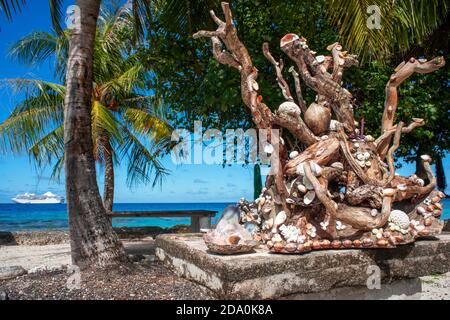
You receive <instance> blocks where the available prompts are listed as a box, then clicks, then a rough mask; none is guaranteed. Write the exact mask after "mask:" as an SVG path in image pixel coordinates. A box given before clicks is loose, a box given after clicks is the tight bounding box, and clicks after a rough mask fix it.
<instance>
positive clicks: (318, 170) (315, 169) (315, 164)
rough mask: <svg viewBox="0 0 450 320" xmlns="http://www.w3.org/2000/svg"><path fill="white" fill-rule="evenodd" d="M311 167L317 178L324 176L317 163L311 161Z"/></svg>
mask: <svg viewBox="0 0 450 320" xmlns="http://www.w3.org/2000/svg"><path fill="white" fill-rule="evenodd" d="M310 166H311V171H312V173H313V174H314V175H315V176H316V177H318V176H320V175H321V174H322V168H321V167H320V166H319V165H318V164H317V163H315V162H314V161H311V162H310Z"/></svg>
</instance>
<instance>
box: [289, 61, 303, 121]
mask: <svg viewBox="0 0 450 320" xmlns="http://www.w3.org/2000/svg"><path fill="white" fill-rule="evenodd" d="M289 72H290V73H291V74H292V77H293V78H294V84H295V94H296V95H297V102H298V105H299V106H300V109H301V110H302V112H303V113H305V112H306V110H307V108H306V104H305V100H303V94H302V87H301V85H300V76H299V74H298V73H297V71H295V69H294V67H291V68H289Z"/></svg>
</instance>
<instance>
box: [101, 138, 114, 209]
mask: <svg viewBox="0 0 450 320" xmlns="http://www.w3.org/2000/svg"><path fill="white" fill-rule="evenodd" d="M103 148H104V149H103V150H104V157H105V181H104V192H103V206H104V207H105V209H106V211H112V209H113V204H114V163H113V155H112V148H111V143H110V141H109V137H108V136H105V137H104V138H103Z"/></svg>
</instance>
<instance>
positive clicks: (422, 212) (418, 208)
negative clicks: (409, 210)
mask: <svg viewBox="0 0 450 320" xmlns="http://www.w3.org/2000/svg"><path fill="white" fill-rule="evenodd" d="M417 212H418V213H420V214H424V213H426V212H427V210H426V209H425V208H424V207H422V206H419V207H417Z"/></svg>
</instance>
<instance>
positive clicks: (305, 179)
mask: <svg viewBox="0 0 450 320" xmlns="http://www.w3.org/2000/svg"><path fill="white" fill-rule="evenodd" d="M303 184H304V185H305V187H306V189H308V190H314V186H313V184H312V183H311V181H309V179H308V178H307V177H303Z"/></svg>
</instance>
